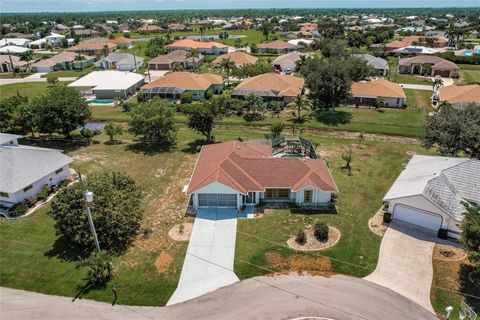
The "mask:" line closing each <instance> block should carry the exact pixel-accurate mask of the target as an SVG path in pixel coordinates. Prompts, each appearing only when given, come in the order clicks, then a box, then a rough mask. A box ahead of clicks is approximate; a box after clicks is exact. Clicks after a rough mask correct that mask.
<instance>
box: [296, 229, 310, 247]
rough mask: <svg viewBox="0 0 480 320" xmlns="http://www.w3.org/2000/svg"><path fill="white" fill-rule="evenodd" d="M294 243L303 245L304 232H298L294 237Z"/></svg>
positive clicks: (304, 239)
mask: <svg viewBox="0 0 480 320" xmlns="http://www.w3.org/2000/svg"><path fill="white" fill-rule="evenodd" d="M295 242H296V243H298V244H300V245H304V244H305V242H307V235H306V234H305V231H304V230H298V232H297V234H296V235H295Z"/></svg>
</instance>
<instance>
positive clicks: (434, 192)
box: [383, 155, 480, 239]
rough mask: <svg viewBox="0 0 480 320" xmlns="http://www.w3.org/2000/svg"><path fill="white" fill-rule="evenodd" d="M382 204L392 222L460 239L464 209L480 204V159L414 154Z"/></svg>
mask: <svg viewBox="0 0 480 320" xmlns="http://www.w3.org/2000/svg"><path fill="white" fill-rule="evenodd" d="M383 201H384V202H385V203H386V206H387V208H388V212H390V213H391V214H392V219H393V220H400V221H403V222H407V223H410V224H414V225H417V226H420V227H423V228H426V229H430V230H433V231H435V232H438V231H439V230H441V229H443V230H445V231H444V232H448V236H449V237H452V238H456V239H458V238H459V237H460V233H461V225H462V221H463V215H464V212H465V206H467V205H471V206H479V205H480V160H476V159H469V158H457V157H438V156H422V155H415V156H413V157H412V159H410V161H409V163H408V164H407V166H406V167H405V169H404V170H403V171H402V172H401V173H400V175H399V176H398V178H397V180H396V181H395V182H394V183H393V185H392V187H391V188H390V190H389V191H388V192H387V194H386V195H385V197H384V198H383Z"/></svg>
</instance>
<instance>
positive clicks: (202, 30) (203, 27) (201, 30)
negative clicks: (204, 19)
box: [200, 25, 205, 40]
mask: <svg viewBox="0 0 480 320" xmlns="http://www.w3.org/2000/svg"><path fill="white" fill-rule="evenodd" d="M204 33H205V26H204V25H202V26H200V40H203V34H204Z"/></svg>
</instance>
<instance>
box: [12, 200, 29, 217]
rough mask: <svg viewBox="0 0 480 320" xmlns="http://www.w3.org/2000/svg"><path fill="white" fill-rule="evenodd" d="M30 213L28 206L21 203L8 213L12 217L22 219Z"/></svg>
mask: <svg viewBox="0 0 480 320" xmlns="http://www.w3.org/2000/svg"><path fill="white" fill-rule="evenodd" d="M27 211H28V205H27V204H26V203H25V202H19V203H17V204H15V205H13V206H12V207H11V208H10V209H9V210H8V213H10V215H11V216H12V217H15V218H16V217H21V216H23V215H24V214H25V213H27Z"/></svg>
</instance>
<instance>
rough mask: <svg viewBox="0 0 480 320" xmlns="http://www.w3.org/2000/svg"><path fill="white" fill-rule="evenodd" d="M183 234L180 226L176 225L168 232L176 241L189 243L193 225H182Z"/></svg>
mask: <svg viewBox="0 0 480 320" xmlns="http://www.w3.org/2000/svg"><path fill="white" fill-rule="evenodd" d="M182 225H183V232H182V233H180V224H176V225H174V226H173V227H172V229H170V231H168V236H169V237H170V238H172V239H173V240H175V241H188V240H190V235H191V234H192V229H193V223H191V222H185V223H182Z"/></svg>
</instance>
